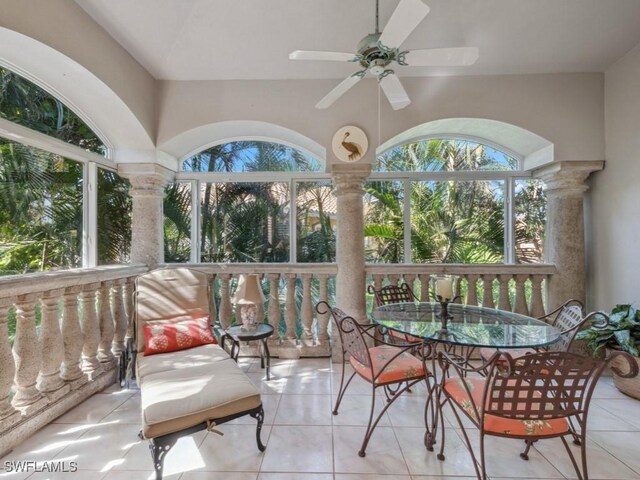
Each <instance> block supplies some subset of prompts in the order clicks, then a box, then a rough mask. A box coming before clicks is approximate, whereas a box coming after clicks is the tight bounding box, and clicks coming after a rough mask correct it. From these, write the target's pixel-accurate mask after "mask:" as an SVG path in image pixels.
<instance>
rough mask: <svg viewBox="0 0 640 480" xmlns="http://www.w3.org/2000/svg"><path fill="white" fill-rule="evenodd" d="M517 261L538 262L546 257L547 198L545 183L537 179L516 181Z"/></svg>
mask: <svg viewBox="0 0 640 480" xmlns="http://www.w3.org/2000/svg"><path fill="white" fill-rule="evenodd" d="M514 195H515V199H514V210H515V224H514V231H515V250H516V263H538V262H541V261H542V258H543V257H544V255H543V254H544V241H545V236H544V234H545V228H544V227H545V223H546V221H547V200H546V197H545V192H544V183H543V182H542V181H541V180H537V179H521V180H516V181H515V194H514Z"/></svg>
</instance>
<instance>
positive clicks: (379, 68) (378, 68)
mask: <svg viewBox="0 0 640 480" xmlns="http://www.w3.org/2000/svg"><path fill="white" fill-rule="evenodd" d="M388 64H389V62H388V61H385V60H382V59H378V60H374V61H373V62H371V63H370V64H369V71H370V72H371V73H372V74H373V75H376V76H377V75H381V74H382V73H384V71H385V67H386V66H387V65H388Z"/></svg>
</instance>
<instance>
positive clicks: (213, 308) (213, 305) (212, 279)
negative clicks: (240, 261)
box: [207, 273, 218, 323]
mask: <svg viewBox="0 0 640 480" xmlns="http://www.w3.org/2000/svg"><path fill="white" fill-rule="evenodd" d="M207 281H208V282H209V288H210V293H211V295H210V296H211V298H210V299H209V300H210V302H211V318H210V322H211V323H216V322H217V321H218V305H217V304H216V296H215V295H214V292H215V290H214V289H213V286H214V285H215V283H214V282H215V281H216V274H215V273H213V274H210V275H207Z"/></svg>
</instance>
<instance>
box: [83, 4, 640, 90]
mask: <svg viewBox="0 0 640 480" xmlns="http://www.w3.org/2000/svg"><path fill="white" fill-rule="evenodd" d="M423 1H424V3H426V4H428V5H429V7H430V8H431V11H430V13H429V15H427V17H426V18H425V19H424V20H423V21H422V23H421V24H420V25H419V26H418V27H417V28H416V29H415V31H414V32H413V33H412V34H411V35H410V36H409V38H408V39H407V40H406V41H405V42H404V44H403V45H402V47H403V49H409V50H411V49H422V48H438V47H454V46H455V47H458V46H475V47H478V48H479V50H480V57H479V60H478V61H477V63H476V64H475V65H472V66H469V67H448V68H435V67H420V68H418V67H399V68H397V70H396V71H397V73H398V75H400V76H429V75H489V74H536V73H560V72H602V71H604V70H605V69H607V68H608V67H609V66H610V65H611V64H613V63H614V62H615V61H616V60H618V59H619V58H620V57H621V56H623V55H624V54H625V53H626V52H627V51H629V50H630V49H631V48H633V47H634V46H635V45H637V44H638V43H640V27H639V25H640V0H423ZM76 2H77V3H78V4H79V5H80V6H81V7H82V8H83V9H85V10H86V11H87V12H88V13H89V14H90V15H91V16H92V17H93V18H94V19H95V20H96V21H97V22H98V23H99V24H100V25H101V26H102V27H103V28H104V29H105V30H106V31H107V32H109V34H110V35H111V36H113V37H114V38H115V39H116V40H117V41H118V42H119V43H120V44H121V45H122V46H123V47H124V48H125V49H126V50H128V51H129V52H130V53H131V55H133V57H134V58H135V59H136V60H137V61H138V62H139V63H140V64H142V65H143V66H144V67H145V68H146V69H147V70H148V71H149V72H150V73H151V74H152V75H153V76H154V77H155V78H157V79H163V80H226V79H307V78H344V77H345V76H347V75H349V74H351V73H353V72H354V71H355V70H356V69H357V68H356V67H355V66H354V65H353V64H349V63H337V62H336V63H334V62H305V61H297V62H294V61H291V60H289V59H288V55H289V53H290V52H291V51H293V50H296V49H300V50H330V51H339V52H354V51H355V49H356V45H357V44H358V42H359V41H360V39H361V38H363V37H364V36H365V35H367V34H368V33H371V32H373V30H374V24H375V1H374V0H235V1H233V0H136V1H131V0H109V1H104V0H76ZM397 4H398V0H380V28H381V29H382V28H383V27H384V25H385V24H386V22H387V20H388V19H389V17H390V15H391V13H392V12H393V11H394V9H395V8H396V6H397Z"/></svg>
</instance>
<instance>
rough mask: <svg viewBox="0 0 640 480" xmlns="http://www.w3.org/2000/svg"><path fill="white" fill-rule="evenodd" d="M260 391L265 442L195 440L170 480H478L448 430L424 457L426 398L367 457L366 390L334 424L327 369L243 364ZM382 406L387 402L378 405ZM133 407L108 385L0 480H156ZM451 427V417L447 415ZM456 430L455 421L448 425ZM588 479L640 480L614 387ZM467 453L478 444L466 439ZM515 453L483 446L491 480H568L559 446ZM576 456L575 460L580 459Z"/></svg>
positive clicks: (597, 408) (416, 399) (171, 461)
mask: <svg viewBox="0 0 640 480" xmlns="http://www.w3.org/2000/svg"><path fill="white" fill-rule="evenodd" d="M240 363H241V365H242V368H243V369H244V370H245V371H246V372H247V373H248V375H249V376H250V378H251V379H252V380H253V381H254V382H255V383H256V385H259V386H260V389H261V391H262V394H263V402H264V407H265V413H266V419H265V427H264V429H263V441H265V443H266V444H267V450H266V451H265V452H264V453H260V452H259V451H258V449H257V448H256V445H255V421H254V420H253V419H252V418H250V417H246V418H242V419H238V420H236V421H234V422H230V423H228V424H225V425H222V426H220V427H219V428H220V430H222V431H223V432H224V433H225V435H224V437H220V436H218V435H216V434H212V433H204V432H199V433H198V434H195V435H193V436H191V437H185V438H182V439H181V440H180V441H179V442H178V444H177V445H176V446H175V447H174V448H173V450H172V451H171V452H170V454H169V455H168V456H167V459H166V463H165V472H166V474H165V478H166V479H168V480H169V479H170V480H177V479H180V480H205V479H206V480H392V479H393V480H435V479H440V480H444V479H448V480H457V479H463V478H474V474H473V468H472V465H471V462H470V458H469V455H468V452H467V451H466V449H465V448H464V445H463V444H462V441H461V438H460V436H459V432H458V430H457V429H456V428H454V427H453V424H452V423H449V424H448V425H447V447H446V450H445V455H446V460H445V461H444V462H440V461H438V460H437V459H436V456H435V454H434V453H430V452H427V451H426V450H425V449H424V447H423V443H422V440H423V434H424V429H423V427H422V426H421V422H422V420H421V418H422V408H423V407H424V403H423V402H424V389H417V390H416V391H414V392H413V393H411V394H407V395H406V396H405V397H404V398H401V399H399V400H398V401H397V402H396V403H395V404H394V405H393V406H392V407H391V408H390V409H389V411H388V413H387V414H386V415H385V416H384V417H383V419H382V421H381V423H380V425H379V427H378V428H377V429H376V431H375V433H374V435H373V438H372V440H371V443H370V444H369V447H368V449H367V457H365V458H360V457H359V456H358V455H357V450H358V448H359V444H360V441H361V439H362V435H363V432H364V426H365V425H366V422H367V416H368V412H369V401H370V397H369V395H368V389H367V386H366V384H365V383H364V382H362V381H360V380H358V379H356V380H354V384H352V385H351V386H350V389H349V391H348V392H347V395H346V396H345V399H344V400H343V403H342V406H341V410H340V415H338V416H333V415H332V414H331V405H332V402H333V401H334V400H335V395H336V392H337V390H338V384H339V381H340V376H339V366H337V365H333V366H332V365H331V364H330V362H329V360H328V359H302V360H278V359H274V360H273V365H272V380H271V381H269V382H266V381H265V380H264V375H263V373H264V372H263V371H261V370H260V362H259V360H254V359H241V360H240ZM380 403H381V404H382V402H380ZM139 412H140V396H139V392H138V390H136V389H131V390H120V389H119V388H118V387H116V386H113V387H111V388H109V389H107V390H106V391H104V392H103V393H100V394H97V395H94V396H93V397H91V398H90V399H88V400H87V401H85V402H84V403H83V404H81V405H79V406H78V407H76V408H75V409H73V410H72V411H70V412H69V413H67V414H66V415H63V416H62V417H60V418H58V419H57V420H56V421H55V422H54V423H52V424H50V425H48V426H47V427H46V428H44V429H43V430H41V431H40V432H38V433H37V434H36V435H34V436H33V437H31V438H30V439H28V440H27V441H25V442H24V443H23V444H22V445H20V446H18V447H17V448H16V449H15V450H14V451H13V452H11V453H10V454H9V455H7V456H6V457H4V458H2V459H0V479H2V480H4V479H10V480H21V479H25V478H29V479H30V480H41V479H49V480H57V479H75V480H94V479H96V480H97V479H101V480H102V479H104V480H116V479H122V480H138V479H140V480H146V479H152V478H153V475H152V466H151V456H150V454H149V450H148V447H147V442H146V441H140V440H139V439H138V437H137V435H136V434H137V432H138V430H139V420H138V418H139ZM447 418H448V419H449V420H448V421H450V420H451V419H452V418H453V417H452V416H451V414H450V413H449V415H448V416H447ZM454 421H455V420H454ZM589 432H590V433H589V439H588V456H589V467H590V471H589V473H590V478H591V479H593V480H595V479H625V480H626V479H640V447H639V445H640V401H636V400H632V399H630V398H628V397H625V396H624V395H622V394H620V393H619V392H618V391H617V390H616V389H615V387H614V386H613V384H612V381H611V379H610V378H603V379H602V380H601V382H600V384H599V385H598V388H597V390H596V394H595V398H594V400H593V409H592V411H591V412H590V420H589ZM472 438H474V440H473V441H474V442H477V440H475V439H477V437H475V436H474V435H472ZM521 447H522V442H519V441H515V440H506V439H501V438H491V437H489V440H488V451H489V454H488V462H487V464H488V472H489V475H491V478H492V479H496V478H504V479H507V478H508V479H554V478H558V479H562V478H574V472H573V468H572V467H571V464H570V462H569V460H568V458H567V455H566V452H564V449H563V448H562V445H561V443H560V441H559V440H555V439H554V440H547V441H542V442H538V443H537V444H536V447H535V451H532V452H531V454H530V460H529V461H528V462H526V461H523V460H521V459H520V458H519V456H518V452H519V451H520V448H521ZM576 454H577V455H579V453H578V450H577V448H576ZM53 459H56V460H66V461H68V462H69V461H75V462H77V465H78V469H79V471H78V472H76V473H61V474H44V473H30V474H28V473H27V474H17V473H9V472H7V471H6V470H5V462H7V461H17V460H36V461H44V460H53Z"/></svg>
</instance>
